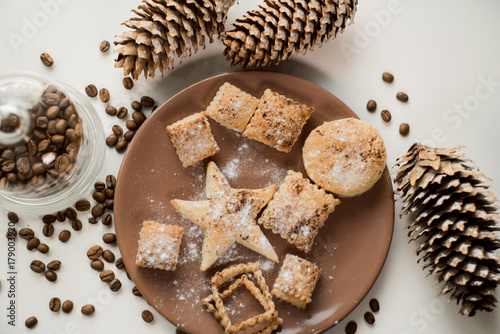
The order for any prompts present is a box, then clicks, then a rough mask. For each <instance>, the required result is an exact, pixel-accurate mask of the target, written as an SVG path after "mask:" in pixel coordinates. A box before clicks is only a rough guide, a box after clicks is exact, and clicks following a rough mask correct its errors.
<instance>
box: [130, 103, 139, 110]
mask: <svg viewBox="0 0 500 334" xmlns="http://www.w3.org/2000/svg"><path fill="white" fill-rule="evenodd" d="M130 106H131V107H132V109H134V110H136V111H139V110H141V109H142V104H141V102H139V101H132V103H131V104H130Z"/></svg>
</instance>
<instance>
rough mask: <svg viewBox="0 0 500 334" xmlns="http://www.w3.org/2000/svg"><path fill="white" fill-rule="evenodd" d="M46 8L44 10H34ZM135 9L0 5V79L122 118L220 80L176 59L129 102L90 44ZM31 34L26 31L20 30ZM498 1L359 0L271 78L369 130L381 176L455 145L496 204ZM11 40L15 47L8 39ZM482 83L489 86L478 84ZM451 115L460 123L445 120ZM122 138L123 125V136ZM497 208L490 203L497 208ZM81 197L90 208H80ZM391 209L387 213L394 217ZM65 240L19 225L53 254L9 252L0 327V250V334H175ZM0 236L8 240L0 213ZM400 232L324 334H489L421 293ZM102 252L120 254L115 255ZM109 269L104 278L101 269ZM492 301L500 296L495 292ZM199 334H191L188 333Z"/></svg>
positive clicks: (86, 243) (215, 57)
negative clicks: (127, 111)
mask: <svg viewBox="0 0 500 334" xmlns="http://www.w3.org/2000/svg"><path fill="white" fill-rule="evenodd" d="M259 3H260V1H250V0H241V1H240V4H237V5H235V6H234V8H232V9H231V11H230V18H229V21H228V27H229V26H230V24H231V23H232V22H234V20H235V18H236V17H240V16H241V15H242V14H243V13H244V12H245V11H246V10H248V9H252V8H255V7H256V6H257V5H258V4H259ZM44 4H47V5H44ZM138 4H139V1H137V0H126V1H98V0H87V1H70V0H64V1H62V0H59V1H57V0H46V1H43V0H40V1H34V0H23V1H14V0H1V1H0V73H1V74H4V73H7V72H10V71H19V70H26V71H32V72H36V73H40V74H44V75H47V76H50V77H52V78H53V79H55V80H59V81H62V82H65V83H67V84H69V85H71V86H73V87H74V88H76V89H77V90H80V91H81V92H83V90H84V87H85V86H86V85H87V84H89V83H94V84H95V85H96V86H98V87H99V88H100V87H107V88H108V89H109V90H110V92H111V96H112V97H111V104H113V105H116V106H119V105H127V106H129V103H130V102H131V101H132V100H134V99H137V98H138V97H140V96H141V95H144V94H145V93H146V94H148V95H151V96H152V97H154V98H155V100H156V101H163V100H165V99H167V98H168V97H169V96H171V95H172V94H173V93H175V92H177V91H178V90H180V89H181V88H183V87H185V86H187V85H189V84H191V83H194V82H196V81H198V80H200V79H203V78H204V77H207V76H210V75H213V74H217V73H220V72H223V71H227V70H231V68H230V66H229V65H228V64H227V63H226V61H225V59H224V57H223V55H222V50H223V46H222V44H221V43H220V42H216V43H215V44H213V45H210V46H209V47H207V48H206V49H205V50H201V51H200V52H199V53H198V54H197V55H195V56H193V57H192V58H190V59H188V60H185V61H184V63H183V65H182V66H180V67H176V69H175V70H174V71H172V72H170V73H169V74H168V75H166V76H164V77H163V78H158V79H155V80H151V81H148V82H147V83H145V81H144V80H143V79H141V80H140V81H139V83H136V87H135V88H134V89H133V90H132V91H130V92H129V91H126V90H125V89H123V87H122V84H121V79H122V73H121V71H120V70H119V69H114V67H113V57H114V56H113V55H112V53H111V52H108V53H107V54H102V53H101V52H100V51H99V44H100V42H101V41H102V40H104V39H106V40H109V41H112V40H113V38H114V36H115V35H117V34H120V33H121V32H122V31H123V30H124V29H125V28H124V27H122V26H120V23H122V22H124V21H125V20H127V19H128V18H129V17H131V15H132V14H131V13H130V10H131V9H134V8H136V7H137V6H138ZM30 24H33V25H35V29H34V30H33V29H32V30H31V31H29V29H27V27H28V26H29V25H30ZM498 32H500V2H498V1H494V0H490V1H475V2H470V1H451V0H448V1H409V0H401V1H382V0H377V1H373V0H372V1H367V0H360V4H359V7H358V13H357V16H356V19H355V24H354V25H353V26H350V27H348V29H347V30H346V32H345V33H344V34H343V35H341V36H339V37H338V38H337V39H336V40H335V41H331V42H329V43H327V44H326V45H324V46H323V47H321V48H318V49H315V50H314V51H313V52H308V53H307V55H305V56H299V57H298V58H297V59H296V60H295V61H293V62H288V63H283V64H280V65H279V66H277V67H271V68H270V69H272V70H277V71H282V72H286V73H290V74H293V75H296V76H299V77H302V78H305V79H308V80H310V81H312V82H314V83H316V84H318V85H320V86H322V87H324V88H326V89H327V90H329V91H330V92H332V93H333V94H335V95H336V96H338V97H339V98H340V99H341V100H343V101H344V102H345V103H346V104H347V105H348V106H350V107H351V108H352V109H353V110H354V111H355V112H356V113H357V114H358V115H359V116H360V118H361V119H363V120H365V121H367V122H369V123H370V124H372V125H374V126H375V127H376V128H377V129H378V130H379V131H380V133H381V134H382V136H383V138H384V140H385V142H386V146H387V150H388V165H389V167H391V166H392V165H393V164H394V162H395V159H396V158H397V157H398V156H401V155H402V154H404V153H405V152H406V150H407V149H408V148H409V147H410V145H411V144H412V143H413V142H415V141H425V142H426V143H430V144H432V143H433V144H435V145H437V146H441V147H453V146H455V145H465V146H466V147H467V149H466V152H467V154H468V155H469V157H470V158H471V159H473V160H474V161H475V162H476V163H477V164H478V165H479V166H480V169H481V171H482V172H483V173H485V174H486V175H487V176H489V177H491V178H492V179H493V180H494V181H493V182H492V187H491V189H492V190H493V192H494V193H496V194H499V192H500V186H499V184H498V181H499V180H500V169H498V162H499V157H498V154H499V148H498V144H499V142H500V132H499V130H498V128H499V124H500V39H499V37H498ZM16 37H17V38H21V39H22V40H21V42H19V43H18V44H17V45H16V43H13V42H12V39H13V38H16ZM42 52H48V53H49V54H51V55H52V57H53V58H54V60H55V65H54V67H53V68H50V69H49V68H46V67H44V66H43V65H42V64H41V62H40V60H39V55H40V54H41V53H42ZM384 71H390V72H392V73H393V74H394V75H395V78H396V79H395V81H394V83H393V84H392V85H387V84H385V83H383V82H382V80H381V78H380V77H381V74H382V72H384ZM485 82H490V83H489V84H485ZM398 91H404V92H406V93H407V94H408V95H409V97H410V101H409V103H408V104H402V103H400V102H398V101H397V100H396V99H395V94H396V92H398ZM369 99H375V100H376V101H377V102H378V106H379V107H378V111H380V110H382V109H389V110H390V111H391V113H392V115H393V120H392V121H391V122H390V123H389V124H386V123H384V122H383V121H382V120H381V118H380V116H379V114H378V113H375V114H371V113H368V112H367V111H366V109H365V105H366V102H367V101H368V100H369ZM93 104H94V106H95V107H96V109H97V111H98V112H99V113H100V114H101V115H102V120H103V125H104V128H105V130H106V135H108V134H109V133H110V129H111V126H112V125H113V124H115V123H117V122H118V120H117V119H116V118H111V117H109V116H107V115H105V113H104V107H103V105H102V104H101V103H100V102H99V101H98V100H96V99H94V100H93ZM460 105H462V110H463V112H462V114H459V113H458V112H457V111H456V110H458V109H454V108H455V107H456V108H459V107H460ZM401 122H407V123H409V124H410V125H411V132H410V135H409V136H407V137H401V136H400V135H399V133H398V126H399V124H400V123H401ZM123 125H124V124H123ZM107 152H108V156H107V161H106V165H105V169H104V170H103V171H102V173H101V179H102V178H103V177H104V176H105V175H107V174H109V173H114V174H115V175H116V174H117V172H118V169H119V165H120V161H121V155H118V154H117V153H115V152H114V151H111V150H109V149H108V150H107ZM497 196H498V195H497ZM89 198H90V197H89ZM396 209H397V210H398V209H399V204H396ZM80 216H81V217H82V218H83V219H82V221H83V222H84V229H83V230H82V231H81V232H73V236H72V238H71V239H70V241H69V242H68V243H67V244H62V243H61V242H59V241H58V240H57V237H56V235H57V234H58V232H59V231H60V230H62V229H64V228H69V229H70V227H69V226H68V225H67V223H65V224H56V225H55V226H56V233H55V234H54V236H53V237H52V238H51V239H48V240H47V239H46V238H44V237H43V235H42V234H41V227H42V223H41V221H40V220H39V219H38V218H37V217H21V222H20V224H19V227H18V229H19V228H21V227H25V226H30V227H32V228H33V229H34V230H35V231H36V233H37V235H38V236H39V237H40V238H41V240H42V242H46V243H48V244H49V246H50V247H51V250H50V252H49V254H47V255H43V254H40V253H38V252H29V251H27V250H26V247H25V242H24V240H21V239H18V243H17V245H18V250H17V261H18V263H17V270H18V282H17V294H18V296H17V305H18V313H17V321H16V324H17V326H16V327H15V328H13V327H11V326H8V325H7V317H6V313H7V311H6V307H7V302H8V301H7V290H8V289H7V283H6V281H5V280H6V272H7V265H6V258H7V254H6V243H5V238H4V237H1V238H0V280H1V283H2V286H1V288H0V333H2V334H4V333H27V332H31V330H28V329H26V327H25V326H24V320H25V319H26V318H27V317H29V316H31V315H36V316H37V318H38V320H39V324H38V326H37V327H36V328H35V329H33V330H32V332H33V333H47V334H50V333H52V334H56V333H57V334H60V333H66V334H70V333H136V332H148V333H175V328H174V327H173V326H172V325H170V324H169V323H168V322H167V321H166V320H164V319H163V318H162V317H161V316H160V315H159V314H157V313H156V312H155V311H154V310H153V309H152V308H151V307H149V306H148V305H147V303H146V301H145V300H143V299H141V298H137V297H135V296H133V295H132V294H131V292H130V290H131V288H132V286H133V284H132V283H131V282H130V281H129V280H128V279H127V278H126V276H125V274H124V273H123V272H121V271H118V270H115V272H117V275H118V277H119V278H120V279H121V281H122V282H123V285H124V286H123V288H122V290H121V291H119V292H118V293H111V292H110V290H109V289H108V287H107V285H105V284H104V283H102V282H100V280H99V278H98V277H97V276H98V275H97V273H96V272H95V271H93V270H91V269H90V267H89V263H88V259H87V257H86V250H87V249H88V248H89V247H90V246H92V245H93V244H95V243H101V244H102V241H101V236H102V234H103V233H105V232H107V231H109V230H110V229H109V228H106V227H105V226H102V225H101V224H98V225H88V224H87V223H86V216H82V215H81V214H80ZM1 217H2V218H0V232H1V234H2V235H3V234H4V233H5V231H6V218H5V214H4V213H2V215H1ZM406 223H407V221H406V220H404V219H403V220H402V219H399V217H397V216H396V221H395V228H394V237H393V241H392V245H391V250H390V253H389V256H388V258H387V262H386V264H385V266H384V268H383V270H382V273H381V275H380V277H379V278H378V280H377V281H376V283H375V285H374V287H373V288H372V290H371V291H370V293H369V294H368V296H367V298H365V299H364V300H363V301H362V302H361V303H360V305H359V307H357V308H356V309H355V310H354V311H353V312H352V313H351V314H350V315H349V316H348V317H347V318H346V320H344V321H343V322H341V323H340V324H339V325H338V326H336V327H335V328H333V329H331V330H330V331H328V333H329V334H339V333H344V327H345V325H346V323H347V321H349V320H355V321H356V322H357V323H358V333H374V334H375V333H384V334H385V333H396V334H414V333H428V334H438V333H439V334H442V333H477V334H483V333H484V334H490V333H499V332H500V317H499V315H498V314H499V313H498V312H499V310H496V311H494V312H492V313H479V314H477V315H476V316H475V317H474V318H464V317H460V316H458V315H457V312H458V310H459V308H458V307H457V306H456V305H455V304H454V303H449V304H445V302H446V301H447V299H446V298H443V299H437V298H436V294H437V293H438V291H439V289H438V287H431V286H432V284H433V283H434V279H433V278H432V277H428V278H425V275H426V272H423V271H422V270H421V269H420V265H418V264H417V263H416V260H417V257H416V256H415V255H414V254H413V250H414V248H416V247H417V246H416V244H410V245H408V243H407V241H408V238H407V236H406V232H405V231H404V230H403V227H404V226H405V224H406ZM111 249H112V250H113V251H114V252H115V253H116V254H118V248H117V247H111ZM33 259H40V260H42V261H44V262H45V263H48V262H49V261H50V260H53V259H59V260H61V261H62V262H63V266H62V268H61V269H60V270H59V272H58V275H59V279H58V280H57V282H55V283H50V282H48V281H47V280H46V279H45V278H43V277H42V276H41V275H39V274H36V273H34V272H32V271H31V270H30V269H29V263H30V262H31V261H32V260H33ZM107 267H109V268H110V269H115V268H114V265H110V264H107ZM55 296H57V297H59V298H61V299H62V300H66V299H71V300H73V301H74V302H75V310H74V311H73V312H72V313H71V314H69V315H68V314H64V313H62V312H59V313H53V312H51V311H50V310H49V308H48V302H49V299H50V298H52V297H55ZM496 296H497V298H498V297H499V293H498V291H497V294H496ZM372 297H375V298H377V299H378V300H379V301H380V304H381V310H380V312H379V313H378V314H375V315H376V323H375V325H374V326H369V325H367V324H366V323H365V322H364V320H363V314H364V313H365V312H366V311H367V310H368V309H369V307H368V301H369V299H370V298H372ZM84 303H94V304H95V305H96V306H97V312H96V313H95V314H94V315H93V316H92V317H84V316H82V314H81V313H80V311H79V307H78V306H79V305H81V304H84ZM144 309H149V310H152V311H153V313H154V315H155V321H154V322H153V323H152V324H146V323H145V322H143V321H142V319H141V311H142V310H144ZM200 334H202V333H200Z"/></svg>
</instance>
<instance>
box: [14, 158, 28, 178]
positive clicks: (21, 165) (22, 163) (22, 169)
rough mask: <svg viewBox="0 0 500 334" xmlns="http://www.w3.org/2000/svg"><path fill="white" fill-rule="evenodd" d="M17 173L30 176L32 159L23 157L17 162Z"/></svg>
mask: <svg viewBox="0 0 500 334" xmlns="http://www.w3.org/2000/svg"><path fill="white" fill-rule="evenodd" d="M16 168H17V171H18V172H19V173H21V174H28V172H29V171H30V159H28V157H21V158H19V159H17V161H16Z"/></svg>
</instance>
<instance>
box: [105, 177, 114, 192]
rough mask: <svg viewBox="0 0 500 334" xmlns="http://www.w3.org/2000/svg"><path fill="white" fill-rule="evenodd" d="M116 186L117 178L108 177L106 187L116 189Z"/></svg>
mask: <svg viewBox="0 0 500 334" xmlns="http://www.w3.org/2000/svg"><path fill="white" fill-rule="evenodd" d="M115 186H116V177H115V176H114V175H112V174H109V175H107V176H106V187H108V188H110V189H114V188H115Z"/></svg>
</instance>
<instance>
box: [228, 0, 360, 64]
mask: <svg viewBox="0 0 500 334" xmlns="http://www.w3.org/2000/svg"><path fill="white" fill-rule="evenodd" d="M265 3H266V7H263V6H259V8H260V10H253V11H249V12H247V13H246V14H245V17H244V19H242V20H241V19H240V20H237V21H236V23H235V24H234V26H235V29H234V30H232V31H229V32H227V34H226V36H225V37H224V39H223V42H224V44H225V45H226V49H225V50H224V54H225V55H226V59H227V60H228V61H230V62H231V65H238V64H239V66H240V67H247V66H267V65H270V64H271V62H274V61H276V64H277V63H279V62H280V61H281V60H288V59H291V58H295V57H296V55H297V54H298V53H306V52H307V50H311V51H312V50H313V48H314V46H320V45H322V43H323V42H325V41H327V40H329V39H332V38H335V36H337V33H341V32H343V31H344V29H345V27H346V26H347V24H348V21H349V20H350V22H352V20H353V18H354V13H355V12H356V6H357V3H358V1H357V0H265Z"/></svg>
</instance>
